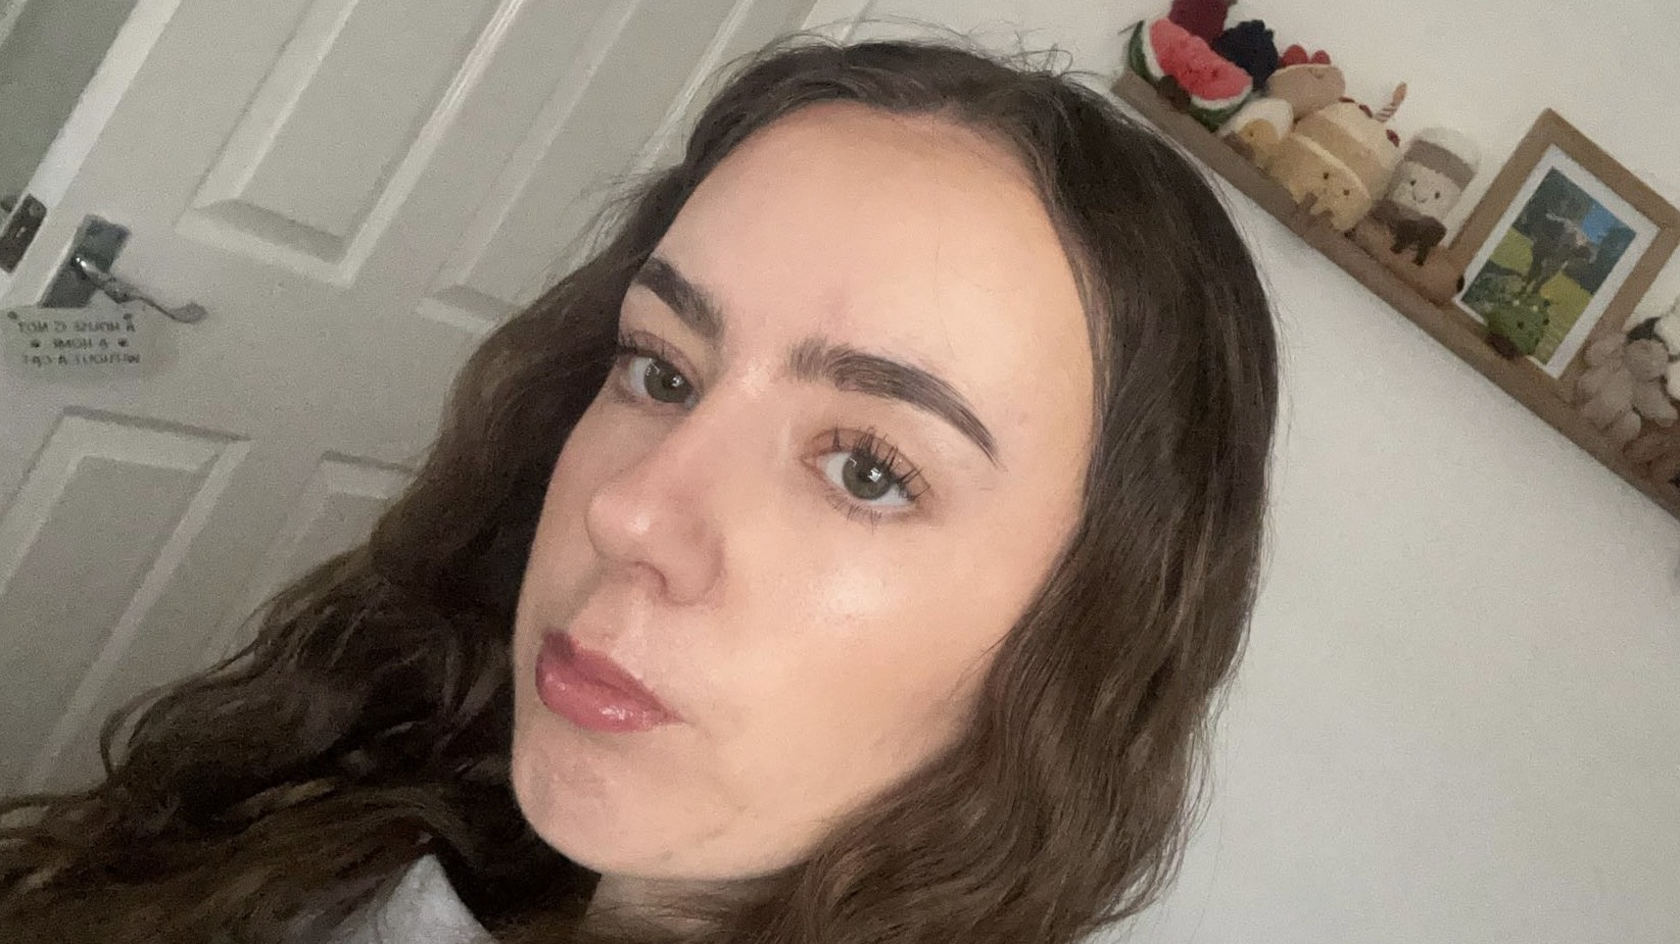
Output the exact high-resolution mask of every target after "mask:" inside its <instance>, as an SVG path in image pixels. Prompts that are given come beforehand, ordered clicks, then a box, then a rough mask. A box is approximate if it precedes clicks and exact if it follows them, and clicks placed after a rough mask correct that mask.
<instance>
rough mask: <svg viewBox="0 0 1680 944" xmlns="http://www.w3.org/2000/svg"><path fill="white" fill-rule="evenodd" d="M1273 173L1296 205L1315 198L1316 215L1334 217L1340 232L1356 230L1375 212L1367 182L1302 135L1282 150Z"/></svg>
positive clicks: (1285, 143)
mask: <svg viewBox="0 0 1680 944" xmlns="http://www.w3.org/2000/svg"><path fill="white" fill-rule="evenodd" d="M1271 173H1272V176H1274V177H1276V178H1277V180H1278V182H1279V183H1281V184H1283V185H1284V186H1285V187H1286V188H1288V190H1289V194H1290V196H1292V197H1294V198H1295V202H1297V203H1302V202H1305V201H1306V200H1307V198H1308V197H1312V198H1315V200H1316V202H1315V204H1314V207H1313V212H1314V213H1328V214H1330V223H1331V225H1333V226H1335V227H1336V228H1337V229H1340V230H1348V229H1352V228H1353V226H1354V224H1355V223H1358V222H1359V218H1360V217H1362V216H1364V215H1365V214H1366V212H1367V211H1369V210H1370V209H1371V194H1370V191H1368V190H1366V189H1365V184H1364V182H1363V181H1361V180H1360V179H1359V177H1358V176H1356V175H1355V174H1354V173H1353V171H1352V170H1350V169H1348V166H1347V165H1346V164H1343V163H1342V162H1341V161H1340V160H1337V159H1336V158H1335V157H1334V156H1332V155H1331V154H1329V152H1327V151H1325V150H1324V149H1323V148H1321V147H1319V146H1318V145H1317V144H1314V143H1313V142H1311V141H1308V140H1305V139H1304V138H1302V137H1301V136H1300V135H1291V136H1290V137H1289V138H1288V139H1286V140H1285V141H1284V142H1283V144H1282V146H1280V147H1279V148H1278V153H1277V157H1276V158H1275V159H1273V161H1272V165H1271Z"/></svg>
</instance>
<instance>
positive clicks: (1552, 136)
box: [1453, 109, 1680, 397]
mask: <svg viewBox="0 0 1680 944" xmlns="http://www.w3.org/2000/svg"><path fill="white" fill-rule="evenodd" d="M1525 220H1526V221H1527V222H1526V223H1525ZM1677 245H1680V210H1676V209H1675V207H1674V206H1673V205H1672V204H1670V203H1669V202H1668V201H1667V200H1665V199H1663V197H1662V196H1661V195H1660V194H1658V193H1657V192H1656V191H1655V190H1653V189H1651V188H1650V187H1649V186H1647V185H1646V184H1645V183H1644V182H1643V181H1641V180H1640V179H1639V178H1638V177H1637V176H1635V175H1634V174H1633V172H1631V171H1629V170H1628V169H1627V168H1626V167H1623V166H1622V165H1621V164H1620V163H1619V162H1618V161H1616V159H1615V158H1613V157H1611V156H1610V155H1609V154H1608V153H1606V152H1605V151H1604V149H1603V148H1600V147H1599V146H1598V145H1596V144H1594V143H1593V142H1592V140H1591V139H1589V138H1588V137H1587V136H1586V135H1585V134H1582V133H1581V131H1580V130H1578V129H1577V128H1576V127H1575V126H1574V125H1572V124H1570V123H1569V122H1567V121H1565V120H1564V119H1563V117H1562V116H1560V115H1559V114H1558V113H1557V112H1555V111H1552V110H1551V109H1547V110H1545V111H1543V112H1541V113H1540V117H1539V118H1537V119H1535V122H1534V125H1533V126H1532V127H1531V128H1530V129H1529V131H1528V134H1527V135H1525V136H1524V137H1523V139H1522V141H1521V143H1519V144H1518V145H1517V149H1516V152H1515V153H1513V154H1512V155H1511V158H1510V160H1508V161H1507V162H1506V163H1505V166H1504V168H1503V169H1501V170H1500V172H1499V175H1498V176H1497V177H1495V178H1494V180H1493V183H1492V185H1491V186H1490V187H1489V188H1488V191H1487V195H1486V196H1484V197H1483V198H1482V200H1481V202H1480V203H1478V204H1477V205H1476V208H1475V210H1474V211H1473V212H1472V213H1471V214H1470V216H1469V218H1468V219H1467V220H1466V221H1465V223H1464V227H1463V228H1462V230H1461V231H1460V233H1459V236H1458V239H1457V240H1455V241H1454V243H1453V251H1454V253H1455V254H1456V255H1457V257H1458V258H1459V259H1461V260H1462V261H1463V262H1464V264H1465V267H1466V268H1465V273H1464V281H1465V285H1464V288H1463V290H1462V291H1461V292H1459V293H1458V294H1457V295H1456V296H1455V297H1454V299H1453V303H1454V304H1455V305H1456V306H1457V308H1458V309H1459V310H1460V311H1462V312H1464V313H1465V314H1466V315H1468V316H1470V317H1472V318H1474V319H1475V320H1476V321H1477V322H1479V323H1483V324H1486V323H1487V322H1488V320H1489V317H1488V316H1490V315H1491V316H1493V317H1494V318H1495V319H1497V320H1500V321H1501V322H1502V326H1503V327H1505V328H1506V329H1508V330H1510V329H1516V328H1517V327H1518V326H1519V325H1521V327H1522V329H1524V330H1527V331H1530V332H1533V336H1532V337H1531V338H1529V340H1530V341H1533V340H1534V339H1535V338H1538V339H1539V340H1538V344H1537V345H1536V349H1535V350H1534V351H1533V352H1532V353H1528V352H1526V351H1525V354H1526V356H1528V357H1529V358H1530V359H1531V360H1532V361H1533V362H1534V363H1535V364H1537V365H1538V366H1539V367H1540V368H1541V369H1542V370H1543V371H1544V372H1545V373H1546V375H1547V376H1549V377H1552V378H1554V379H1556V380H1559V381H1560V382H1561V385H1562V388H1563V389H1562V391H1561V393H1562V394H1563V395H1564V396H1566V397H1567V394H1568V391H1569V390H1571V389H1573V387H1574V380H1575V378H1576V377H1577V376H1578V375H1579V373H1580V371H1581V369H1582V365H1581V353H1582V352H1583V351H1585V350H1586V348H1587V346H1588V345H1589V344H1590V343H1591V342H1592V341H1594V340H1597V339H1598V338H1600V337H1602V336H1604V334H1606V333H1607V332H1613V331H1619V330H1623V328H1624V326H1625V325H1626V323H1627V321H1628V318H1629V317H1630V316H1631V315H1632V314H1633V310H1634V308H1635V306H1637V305H1638V304H1639V301H1640V300H1641V299H1642V298H1644V297H1645V294H1646V293H1647V292H1649V291H1650V288H1651V283H1652V282H1653V281H1655V279H1656V277H1657V275H1658V273H1659V272H1661V271H1662V268H1663V266H1664V265H1665V264H1667V262H1668V260H1669V258H1670V256H1672V255H1673V253H1674V250H1675V247H1676V246H1677ZM1542 246H1545V247H1546V250H1545V251H1544V252H1542V251H1541V250H1540V247H1542ZM1525 266H1526V271H1520V270H1523V269H1524V268H1525ZM1524 319H1527V321H1526V323H1525V322H1524Z"/></svg>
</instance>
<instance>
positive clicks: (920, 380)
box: [631, 256, 998, 466]
mask: <svg viewBox="0 0 1680 944" xmlns="http://www.w3.org/2000/svg"><path fill="white" fill-rule="evenodd" d="M631 284H632V285H640V286H642V287H643V288H646V289H648V290H649V291H651V292H653V294H654V295H656V296H658V298H659V300H660V301H662V302H664V303H665V305H666V306H667V307H669V308H670V309H671V311H672V313H674V314H675V315H676V316H677V318H678V319H679V320H680V321H682V322H683V324H685V325H687V326H688V327H689V329H690V330H692V331H693V332H694V333H695V334H698V335H699V336H700V337H701V338H703V339H704V340H705V341H707V342H708V343H711V344H714V345H715V344H717V343H719V342H720V341H721V340H722V338H723V331H724V318H723V311H722V309H721V308H720V307H719V306H718V304H717V302H716V300H715V299H713V298H712V296H711V295H710V294H708V293H707V292H706V291H705V290H704V289H702V288H701V287H699V286H697V285H695V284H694V283H693V282H691V281H689V280H688V278H687V277H686V276H684V275H683V274H682V273H681V272H678V271H677V269H676V267H675V266H673V265H671V263H670V262H668V261H666V260H664V259H661V258H659V257H658V256H653V257H650V258H649V259H648V260H647V262H645V263H643V265H642V267H641V269H639V270H638V271H637V272H636V275H635V277H634V278H633V279H632V280H631ZM788 371H789V373H791V374H792V375H793V376H794V378H796V379H798V380H801V381H806V382H821V381H826V382H827V383H828V384H829V385H830V386H832V387H834V388H836V389H838V390H845V391H851V392H856V393H862V394H865V395H867V396H872V397H878V398H880V399H883V400H895V401H898V402H901V403H906V404H909V405H910V406H912V407H915V408H917V409H919V410H922V411H924V412H927V413H931V414H933V415H934V416H937V417H939V418H940V419H942V420H944V421H945V422H946V423H948V424H950V425H951V426H952V427H953V428H955V429H956V430H957V432H959V433H961V434H963V436H965V437H967V438H968V440H969V441H971V442H973V443H974V445H975V446H977V447H978V448H979V449H980V451H981V452H982V453H983V454H985V456H986V459H987V461H989V462H991V464H992V465H994V466H995V465H997V464H998V459H997V440H996V439H995V438H994V437H993V436H992V431H991V430H989V429H987V428H986V424H985V423H983V422H981V420H980V417H979V416H978V415H976V414H975V412H974V408H973V407H971V406H969V404H968V401H967V400H965V399H964V398H963V396H962V394H960V393H958V392H957V390H956V388H955V387H953V386H951V385H950V384H949V383H947V382H946V381H945V379H944V378H942V377H940V376H939V375H937V374H935V373H933V372H932V371H929V370H926V369H924V368H921V367H917V366H915V365H913V364H906V363H903V362H902V361H896V360H893V359H892V358H889V357H883V356H881V355H879V354H871V353H869V352H867V351H863V350H859V349H858V348H856V347H853V346H852V345H850V344H843V343H839V342H835V341H831V340H828V339H825V338H815V337H813V338H806V339H805V340H803V341H801V342H799V343H798V344H796V345H795V346H794V348H793V350H792V351H790V352H789V353H788Z"/></svg>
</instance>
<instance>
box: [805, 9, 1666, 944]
mask: <svg viewBox="0 0 1680 944" xmlns="http://www.w3.org/2000/svg"><path fill="white" fill-rule="evenodd" d="M870 7H871V9H870V10H869V13H870V15H871V16H883V15H885V16H908V17H915V18H920V19H924V20H928V21H933V22H937V23H940V24H944V25H947V26H950V27H954V28H956V29H959V30H964V31H968V30H973V29H975V28H976V27H979V28H981V29H980V33H979V35H981V36H983V37H985V38H986V39H987V40H988V41H989V42H994V43H1009V42H1011V41H1012V40H1013V37H1014V36H1015V35H1016V33H1017V32H1018V31H1019V30H1022V29H1024V32H1025V38H1026V42H1027V44H1028V46H1029V47H1042V46H1046V45H1049V44H1052V43H1054V44H1056V45H1059V46H1062V47H1064V48H1067V49H1069V50H1070V51H1071V52H1072V53H1073V56H1074V60H1075V64H1076V65H1077V66H1078V67H1080V68H1084V69H1090V70H1096V71H1101V72H1105V73H1106V72H1111V71H1112V70H1113V69H1114V68H1115V67H1116V64H1117V63H1118V61H1119V54H1120V48H1121V46H1120V39H1119V36H1118V33H1119V30H1120V29H1121V28H1122V27H1124V26H1125V25H1126V24H1128V23H1130V22H1132V21H1134V20H1136V19H1138V18H1140V17H1143V16H1145V15H1154V14H1156V13H1159V12H1163V11H1164V10H1165V7H1166V0H1158V2H1147V0H1146V2H1137V0H1108V2H1104V3H1078V2H1074V0H1036V2H1028V0H1017V2H1007V0H879V2H875V3H873V4H870ZM858 8H859V4H858V3H857V2H856V0H824V2H822V3H819V5H818V8H817V10H816V12H815V14H814V15H813V18H812V22H813V24H816V23H824V22H828V21H831V20H834V19H836V18H839V17H841V16H842V15H844V14H847V13H853V12H856V11H857V9H858ZM1235 14H1236V16H1237V17H1239V18H1243V19H1247V18H1251V17H1254V16H1260V17H1263V18H1265V19H1266V20H1267V21H1268V22H1269V23H1270V24H1272V25H1273V26H1274V27H1275V28H1276V29H1277V32H1278V36H1279V39H1280V40H1281V42H1282V44H1287V43H1288V42H1291V41H1301V42H1303V43H1305V44H1307V45H1309V46H1313V47H1323V48H1326V49H1328V50H1330V52H1331V53H1332V55H1334V56H1335V57H1336V58H1337V61H1338V62H1340V63H1342V64H1343V65H1344V67H1345V68H1346V69H1347V70H1348V72H1349V73H1350V77H1351V86H1352V90H1353V92H1354V93H1355V94H1356V95H1358V96H1359V97H1360V98H1362V99H1363V100H1366V101H1386V99H1387V93H1388V91H1389V90H1390V89H1391V88H1392V85H1393V84H1394V83H1395V82H1398V81H1401V80H1405V81H1408V82H1410V83H1411V93H1412V94H1411V98H1410V100H1409V101H1408V103H1407V104H1406V106H1405V107H1404V108H1403V109H1402V111H1401V115H1400V118H1399V119H1398V120H1397V122H1396V124H1397V125H1398V127H1399V128H1400V130H1401V131H1402V132H1403V133H1410V132H1412V131H1415V130H1417V129H1418V128H1421V127H1424V126H1426V125H1429V124H1436V123H1440V124H1451V125H1455V126H1458V127H1461V128H1463V129H1465V130H1467V131H1470V132H1472V133H1473V135H1474V136H1475V137H1476V138H1477V139H1478V140H1479V141H1480V142H1481V143H1482V145H1483V146H1484V150H1485V151H1486V152H1487V155H1488V160H1487V163H1488V165H1489V169H1488V170H1487V171H1486V172H1485V174H1484V177H1483V178H1482V181H1481V185H1480V186H1479V187H1478V188H1477V191H1476V192H1474V193H1472V194H1471V199H1472V200H1473V199H1474V198H1476V197H1478V196H1479V195H1480V190H1481V188H1482V187H1484V186H1485V184H1486V182H1487V180H1488V179H1489V178H1491V176H1492V173H1493V171H1494V170H1495V169H1497V167H1498V166H1499V165H1500V164H1502V163H1503V162H1504V160H1505V158H1506V157H1507V156H1508V155H1509V154H1510V152H1511V150H1512V149H1513V148H1514V147H1515V145H1516V142H1517V140H1518V139H1519V138H1520V137H1521V136H1522V134H1523V132H1524V131H1526V130H1527V128H1528V125H1529V124H1530V123H1531V122H1532V120H1533V118H1534V116H1535V115H1536V114H1538V112H1539V111H1540V110H1541V109H1542V108H1543V107H1546V106H1552V107H1555V108H1557V109H1558V110H1559V111H1560V112H1561V113H1562V114H1563V115H1564V117H1566V118H1568V119H1569V120H1571V121H1572V122H1574V123H1576V124H1577V125H1578V126H1580V127H1581V128H1582V129H1583V130H1584V131H1585V132H1586V133H1587V134H1588V135H1589V136H1591V137H1592V138H1594V139H1595V140H1596V141H1598V142H1599V143H1600V144H1602V145H1603V146H1604V147H1605V148H1606V149H1607V150H1609V151H1610V153H1612V154H1614V155H1616V156H1617V157H1618V158H1619V159H1621V160H1622V161H1623V162H1624V163H1625V164H1627V165H1628V166H1629V167H1631V168H1632V169H1634V170H1635V172H1637V173H1639V174H1640V175H1641V176H1642V177H1644V178H1645V179H1646V180H1647V181H1648V182H1650V183H1652V184H1653V185H1654V186H1656V187H1657V189H1658V190H1659V191H1661V192H1662V193H1663V194H1664V195H1665V196H1666V197H1668V198H1669V199H1670V200H1671V201H1675V202H1680V65H1677V63H1680V5H1677V4H1675V3H1674V2H1673V0H1642V2H1631V0H1617V2H1608V3H1597V4H1590V5H1589V4H1568V5H1564V4H1541V3H1534V2H1532V0H1485V2H1481V3H1474V4H1466V3H1461V2H1459V0H1413V2H1411V3H1408V4H1390V3H1378V2H1375V0H1353V2H1340V3H1337V2H1331V0H1245V2H1244V3H1243V4H1242V5H1241V6H1239V7H1238V8H1237V9H1236V11H1235ZM1011 24H1014V25H1011ZM896 29H899V27H894V28H891V29H888V30H886V31H893V30H896ZM881 31H882V28H880V27H868V28H866V29H865V30H863V32H862V34H868V33H872V32H881ZM1231 199H1232V202H1233V204H1234V205H1235V208H1236V215H1237V217H1238V219H1239V222H1240V224H1241V225H1242V226H1243V227H1244V229H1245V230H1246V231H1247V232H1248V233H1249V235H1250V236H1251V238H1252V241H1253V243H1254V245H1255V247H1256V248H1257V250H1258V254H1259V256H1260V258H1261V262H1262V266H1263V268H1264V270H1265V273H1266V275H1267V278H1268V280H1269V282H1270V283H1271V286H1272V288H1273V291H1274V294H1275V297H1276V301H1277V305H1278V308H1279V316H1280V319H1281V330H1282V333H1283V338H1284V346H1285V359H1286V362H1285V382H1286V400H1287V402H1286V421H1285V429H1284V431H1283V437H1282V440H1281V443H1280V445H1279V450H1278V464H1277V471H1278V480H1277V490H1276V499H1275V501H1276V505H1275V511H1274V533H1273V540H1272V547H1271V559H1270V566H1269V573H1268V577H1267V582H1266V585H1265V589H1264V591H1263V594H1262V598H1261V601H1260V606H1259V610H1258V613H1257V614H1256V620H1255V625H1254V634H1253V638H1252V641H1251V644H1250V647H1249V650H1248V654H1247V658H1246V662H1245V664H1244V666H1243V669H1242V671H1241V673H1240V675H1239V679H1238V683H1237V685H1236V686H1235V688H1234V691H1233V693H1232V697H1231V703H1230V708H1229V710H1228V712H1227V714H1226V715H1225V719H1224V725H1223V735H1222V739H1221V743H1220V750H1219V758H1218V767H1217V770H1216V779H1215V784H1214V788H1215V791H1216V792H1215V795H1214V799H1213V801H1212V804H1211V809H1210V811H1209V814H1208V817H1207V819H1206V821H1205V824H1204V826H1203V828H1202V829H1201V831H1200V832H1199V833H1198V835H1197V838H1196V840H1195V842H1194V844H1193V847H1192V849H1191V852H1190V855H1189V860H1188V863H1187V866H1186V871H1185V873H1184V875H1183V877H1182V879H1181V881H1180V883H1179V884H1178V886H1177V887H1176V889H1175V890H1174V891H1173V893H1172V894H1171V895H1170V896H1169V898H1168V900H1167V901H1166V902H1165V903H1164V904H1163V905H1162V906H1161V907H1159V908H1157V909H1155V910H1154V911H1152V912H1150V913H1148V914H1146V915H1145V916H1143V917H1142V918H1140V919H1139V921H1138V922H1137V923H1136V925H1135V926H1134V927H1133V928H1132V930H1131V932H1130V933H1125V934H1119V935H1117V936H1116V938H1115V939H1116V940H1129V941H1137V942H1151V944H1153V942H1186V941H1197V942H1233V944H1235V942H1290V944H1297V942H1303V944H1304V942H1354V941H1356V942H1361V944H1444V942H1460V941H1462V942H1488V944H1491V942H1524V944H1533V942H1558V944H1563V942H1569V944H1576V942H1586V941H1594V942H1600V941H1602V942H1617V944H1659V942H1660V944H1673V942H1675V941H1677V940H1680V523H1677V522H1675V521H1674V520H1673V519H1672V518H1670V517H1668V516H1667V515H1665V514H1664V513H1663V512H1661V511H1660V510H1659V509H1658V508H1657V507H1656V506H1654V505H1652V504H1651V503H1650V502H1648V501H1647V500H1646V499H1644V498H1643V497H1642V496H1640V495H1639V494H1638V493H1637V492H1635V491H1634V490H1633V489H1632V488H1630V487H1629V486H1627V485H1625V484H1624V483H1623V482H1622V481H1621V480H1620V479H1618V478H1616V477H1615V476H1614V475H1612V474H1610V473H1609V472H1608V471H1606V470H1605V469H1603V468H1602V467H1600V466H1599V465H1597V464H1596V463H1595V462H1594V461H1593V460H1592V459H1590V458H1589V457H1588V456H1586V455H1585V454H1584V453H1582V452H1581V451H1580V450H1579V449H1577V448H1576V447H1575V446H1573V445H1572V444H1570V443H1569V442H1568V441H1566V440H1565V439H1563V438H1562V437H1561V436H1559V435H1558V434H1557V433H1555V432H1553V431H1552V430H1551V428H1550V427H1548V426H1546V425H1545V424H1543V423H1542V422H1541V421H1540V420H1539V419H1537V418H1535V417H1534V416H1533V415H1532V414H1530V413H1528V412H1527V411H1526V410H1525V409H1524V408H1522V407H1521V406H1520V405H1518V404H1517V403H1515V402H1514V401H1512V400H1510V399H1509V398H1508V397H1506V396H1505V395H1504V394H1503V393H1502V392H1500V391H1499V390H1498V389H1497V388H1496V387H1494V386H1492V385H1491V384H1489V383H1488V382H1486V381H1484V380H1483V379H1481V377H1480V376H1479V375H1477V374H1476V373H1474V372H1473V371H1472V370H1471V369H1470V368H1468V367H1466V366H1465V365H1463V364H1462V363H1460V362H1459V361H1457V360H1456V359H1454V358H1453V356H1452V355H1451V354H1449V353H1448V352H1447V351H1446V350H1445V349H1444V348H1442V347H1440V346H1439V345H1437V344H1436V343H1435V342H1434V341H1432V340H1430V339H1429V338H1428V337H1427V336H1425V335H1424V334H1423V333H1422V332H1421V331H1419V330H1417V329H1416V328H1414V327H1412V326H1411V324H1410V323H1409V322H1406V321H1405V320H1403V319H1402V318H1401V317H1400V316H1399V315H1398V314H1396V313H1395V312H1394V311H1392V310H1391V309H1389V308H1387V307H1385V306H1384V305H1383V304H1382V303H1381V302H1379V301H1377V300H1376V299H1375V298H1373V297H1372V296H1371V295H1370V294H1368V293H1367V292H1366V291H1365V290H1364V289H1363V288H1361V287H1360V286H1359V285H1357V284H1356V283H1354V282H1353V281H1352V280H1350V279H1349V278H1347V277H1346V276H1344V275H1343V274H1342V273H1341V272H1340V270H1338V269H1336V268H1334V267H1333V266H1332V265H1331V264H1330V263H1328V262H1327V261H1325V260H1324V259H1323V258H1321V257H1318V256H1316V255H1315V254H1314V253H1313V252H1312V251H1311V250H1309V249H1307V248H1306V247H1304V246H1303V245H1301V244H1300V243H1299V242H1297V241H1296V240H1295V239H1294V238H1293V237H1292V236H1291V235H1290V234H1289V233H1288V232H1287V231H1285V230H1283V229H1282V228H1281V227H1280V226H1278V225H1276V224H1275V223H1274V222H1273V221H1272V220H1271V219H1270V218H1269V217H1266V216H1264V215H1263V214H1262V213H1260V212H1259V211H1258V210H1256V209H1255V208H1254V207H1253V206H1252V205H1251V204H1249V203H1248V202H1247V201H1246V200H1245V199H1244V198H1242V197H1241V196H1240V195H1235V194H1234V192H1232V197H1231ZM1466 208H1467V207H1466ZM1676 292H1680V264H1676V265H1671V266H1670V267H1669V268H1668V270H1666V271H1665V273H1664V276H1663V277H1662V279H1660V280H1659V282H1658V285H1657V288H1656V290H1655V291H1654V292H1653V294H1652V296H1651V302H1650V303H1651V304H1656V303H1658V302H1660V303H1662V304H1663V305H1666V304H1667V303H1668V302H1669V301H1670V300H1672V299H1673V298H1674V296H1675V294H1676ZM1093 865H1095V864H1093Z"/></svg>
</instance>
